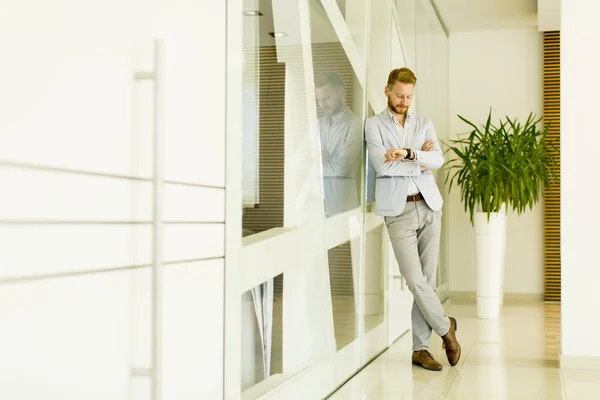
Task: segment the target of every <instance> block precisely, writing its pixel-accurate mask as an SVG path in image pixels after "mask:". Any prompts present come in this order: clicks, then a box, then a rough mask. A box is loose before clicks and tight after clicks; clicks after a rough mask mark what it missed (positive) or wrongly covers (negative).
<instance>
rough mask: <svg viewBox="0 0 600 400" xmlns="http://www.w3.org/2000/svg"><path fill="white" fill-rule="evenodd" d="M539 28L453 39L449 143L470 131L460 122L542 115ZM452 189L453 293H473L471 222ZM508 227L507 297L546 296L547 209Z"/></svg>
mask: <svg viewBox="0 0 600 400" xmlns="http://www.w3.org/2000/svg"><path fill="white" fill-rule="evenodd" d="M541 35H542V34H541V33H539V32H538V31H537V29H535V28H531V29H521V30H506V31H488V32H477V33H459V34H451V35H450V107H449V108H450V124H449V125H450V128H449V137H452V136H454V137H456V134H458V133H464V132H467V131H468V129H467V128H468V126H467V125H466V124H464V123H463V122H462V121H460V120H459V118H458V117H457V116H456V115H457V114H460V115H462V116H464V117H465V118H467V119H468V120H470V121H474V122H479V121H482V122H483V121H485V119H486V117H487V115H488V112H489V108H490V107H492V110H493V117H494V118H495V119H496V121H497V120H498V118H500V117H504V116H506V115H509V116H510V117H519V118H522V119H524V118H527V116H528V115H529V113H530V112H532V111H533V112H535V113H536V114H537V115H538V116H541V115H542V111H543V58H542V56H543V54H542V51H543V42H542V36H541ZM457 189H458V187H456V186H454V187H453V188H452V193H451V195H450V197H449V198H448V199H447V202H446V206H445V207H446V209H445V212H446V213H449V214H450V218H449V225H450V232H449V238H450V243H449V248H450V250H449V251H450V254H449V258H450V263H449V264H450V290H451V291H460V292H464V291H466V292H474V291H475V264H474V263H475V253H474V252H475V248H474V246H475V244H474V237H473V228H472V227H471V224H470V222H469V216H468V214H467V213H465V211H464V207H463V204H462V202H461V201H460V190H457ZM507 223H508V226H507V230H508V231H507V249H506V255H507V257H506V275H505V285H504V291H505V292H506V293H537V294H539V293H542V292H543V272H544V271H543V270H544V266H543V262H544V254H543V252H544V243H543V240H544V237H543V204H541V203H539V204H538V205H537V206H536V207H534V209H533V210H532V211H529V212H527V213H526V214H522V215H521V216H516V214H512V213H509V217H508V222H507Z"/></svg>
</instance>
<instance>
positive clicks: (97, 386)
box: [0, 272, 129, 400]
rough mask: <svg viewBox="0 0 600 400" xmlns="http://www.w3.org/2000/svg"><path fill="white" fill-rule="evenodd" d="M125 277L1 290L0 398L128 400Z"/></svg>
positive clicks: (55, 281) (73, 279)
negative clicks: (0, 355)
mask: <svg viewBox="0 0 600 400" xmlns="http://www.w3.org/2000/svg"><path fill="white" fill-rule="evenodd" d="M128 294H129V287H128V275H127V272H112V273H100V274H89V275H83V276H78V277H69V278H60V279H49V280H44V281H36V282H26V283H19V284H6V285H2V286H0V354H2V357H0V398H2V399H11V400H31V399H46V400H81V399H88V400H106V399H114V400H125V399H127V398H128V385H129V365H128V364H129V362H128V354H129V347H128V329H129V326H128V317H129V308H128V307H127V302H128Z"/></svg>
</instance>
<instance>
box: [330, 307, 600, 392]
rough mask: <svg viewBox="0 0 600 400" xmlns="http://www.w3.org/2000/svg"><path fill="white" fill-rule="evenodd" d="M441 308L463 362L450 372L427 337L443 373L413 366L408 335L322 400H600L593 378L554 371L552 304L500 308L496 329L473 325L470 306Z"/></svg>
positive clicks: (599, 382)
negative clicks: (454, 329)
mask: <svg viewBox="0 0 600 400" xmlns="http://www.w3.org/2000/svg"><path fill="white" fill-rule="evenodd" d="M445 308H446V312H447V314H449V315H454V316H456V317H457V318H458V320H459V331H458V333H457V335H458V338H459V340H460V341H461V344H462V348H463V356H462V359H461V361H460V362H459V364H458V365H457V366H456V367H454V368H452V367H450V366H448V362H447V360H446V359H445V357H444V352H443V350H442V342H441V340H440V338H439V337H437V336H435V335H434V338H433V339H432V343H431V352H432V353H433V355H434V357H436V359H438V360H439V361H440V362H441V363H442V365H444V370H443V371H442V372H430V371H425V370H423V369H422V368H419V367H413V366H412V365H411V363H410V355H411V337H410V333H409V334H407V335H404V336H403V337H402V338H400V339H399V340H398V341H397V342H396V343H395V344H394V345H393V346H392V347H391V348H390V349H389V350H388V351H387V352H386V353H384V354H383V355H382V356H380V357H379V358H378V359H376V360H375V361H374V362H373V363H371V364H370V365H369V366H368V367H367V368H365V369H364V370H363V371H361V372H360V373H359V374H358V375H357V376H356V377H354V378H353V379H352V380H350V381H349V382H348V383H347V384H346V385H344V386H343V387H342V388H341V389H340V390H339V391H338V392H336V393H335V394H334V395H333V396H332V397H330V399H332V400H350V399H352V400H353V399H357V400H358V399H360V400H365V399H373V400H385V399H394V400H397V399H403V400H409V399H414V400H432V399H435V400H442V399H446V400H488V399H490V400H491V399H497V400H500V399H516V400H554V399H561V400H562V399H568V400H587V399H589V400H592V399H593V400H598V399H600V371H572V370H571V371H566V370H564V371H563V370H560V369H559V366H558V348H559V347H558V346H559V342H560V337H559V332H560V305H559V304H544V303H535V304H520V305H505V307H504V309H503V312H502V317H501V319H500V320H499V321H497V322H496V323H494V322H490V321H483V320H478V319H477V318H475V317H474V316H475V306H474V305H466V304H445Z"/></svg>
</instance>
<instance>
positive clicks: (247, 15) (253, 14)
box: [244, 10, 262, 17]
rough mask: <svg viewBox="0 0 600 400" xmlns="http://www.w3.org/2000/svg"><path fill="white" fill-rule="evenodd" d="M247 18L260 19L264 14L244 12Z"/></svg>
mask: <svg viewBox="0 0 600 400" xmlns="http://www.w3.org/2000/svg"><path fill="white" fill-rule="evenodd" d="M244 15H245V16H246V17H260V16H261V15H262V13H261V12H260V11H258V10H257V11H244Z"/></svg>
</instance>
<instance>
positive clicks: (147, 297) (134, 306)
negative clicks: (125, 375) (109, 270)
mask: <svg viewBox="0 0 600 400" xmlns="http://www.w3.org/2000/svg"><path fill="white" fill-rule="evenodd" d="M128 275H129V346H130V353H129V360H130V361H129V365H130V367H131V368H132V369H149V368H151V366H152V354H151V350H152V269H151V268H150V267H147V268H139V269H135V270H131V271H128ZM136 385H137V384H136Z"/></svg>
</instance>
